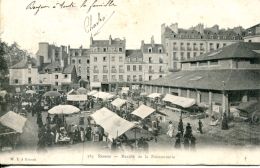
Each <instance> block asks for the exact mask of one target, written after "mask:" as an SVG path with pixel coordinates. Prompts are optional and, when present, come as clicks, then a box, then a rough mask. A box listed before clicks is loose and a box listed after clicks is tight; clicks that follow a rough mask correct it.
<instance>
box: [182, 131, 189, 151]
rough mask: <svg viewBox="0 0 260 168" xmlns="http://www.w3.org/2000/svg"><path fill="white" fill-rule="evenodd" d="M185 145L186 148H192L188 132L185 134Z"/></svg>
mask: <svg viewBox="0 0 260 168" xmlns="http://www.w3.org/2000/svg"><path fill="white" fill-rule="evenodd" d="M183 138H184V139H183V145H184V149H189V148H190V141H189V139H190V138H189V136H188V134H185V135H184V137H183Z"/></svg>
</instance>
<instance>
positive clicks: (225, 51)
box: [182, 42, 260, 63]
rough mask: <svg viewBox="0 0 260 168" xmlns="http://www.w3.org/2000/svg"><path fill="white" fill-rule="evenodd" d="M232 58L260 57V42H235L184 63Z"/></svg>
mask: <svg viewBox="0 0 260 168" xmlns="http://www.w3.org/2000/svg"><path fill="white" fill-rule="evenodd" d="M231 58H236V59H241V58H245V59H252V58H258V59H260V43H247V42H238V43H234V44H231V45H228V46H226V47H223V48H220V49H218V50H215V51H211V52H208V53H205V54H202V55H200V56H198V57H195V58H191V59H187V60H185V61H182V63H185V62H197V61H207V60H221V59H231Z"/></svg>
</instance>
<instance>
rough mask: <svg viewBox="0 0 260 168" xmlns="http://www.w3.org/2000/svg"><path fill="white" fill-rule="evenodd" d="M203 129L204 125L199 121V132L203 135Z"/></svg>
mask: <svg viewBox="0 0 260 168" xmlns="http://www.w3.org/2000/svg"><path fill="white" fill-rule="evenodd" d="M202 127H203V124H202V122H201V120H199V128H198V131H199V132H200V133H201V134H203V131H202Z"/></svg>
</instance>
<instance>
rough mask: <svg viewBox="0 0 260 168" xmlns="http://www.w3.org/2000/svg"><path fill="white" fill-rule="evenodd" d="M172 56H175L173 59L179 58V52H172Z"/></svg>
mask: <svg viewBox="0 0 260 168" xmlns="http://www.w3.org/2000/svg"><path fill="white" fill-rule="evenodd" d="M172 56H173V60H178V59H177V53H176V52H173V53H172Z"/></svg>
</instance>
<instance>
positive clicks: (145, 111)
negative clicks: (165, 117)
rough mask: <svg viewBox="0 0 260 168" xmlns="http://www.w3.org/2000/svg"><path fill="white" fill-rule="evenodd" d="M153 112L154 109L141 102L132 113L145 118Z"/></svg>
mask: <svg viewBox="0 0 260 168" xmlns="http://www.w3.org/2000/svg"><path fill="white" fill-rule="evenodd" d="M153 112H155V109H153V108H151V107H148V106H146V105H143V104H142V105H141V106H139V107H138V108H137V109H136V110H135V111H133V112H132V114H134V115H136V116H138V117H140V118H142V119H145V118H146V117H147V116H149V115H150V114H152V113H153Z"/></svg>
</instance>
